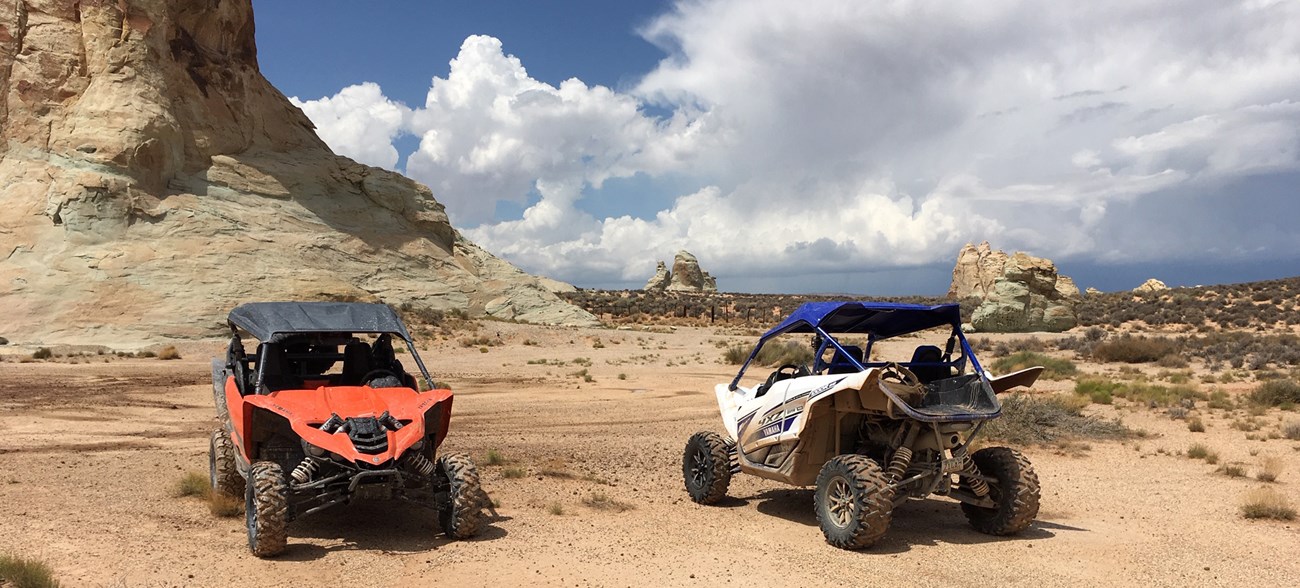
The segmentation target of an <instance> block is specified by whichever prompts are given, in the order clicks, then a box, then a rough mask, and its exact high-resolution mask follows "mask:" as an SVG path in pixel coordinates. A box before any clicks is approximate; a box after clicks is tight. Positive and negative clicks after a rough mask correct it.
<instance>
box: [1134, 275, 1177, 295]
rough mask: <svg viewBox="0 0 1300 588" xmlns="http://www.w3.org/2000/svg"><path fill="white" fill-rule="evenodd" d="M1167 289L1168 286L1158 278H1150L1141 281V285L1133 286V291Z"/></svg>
mask: <svg viewBox="0 0 1300 588" xmlns="http://www.w3.org/2000/svg"><path fill="white" fill-rule="evenodd" d="M1168 289H1169V286H1166V285H1165V283H1164V282H1161V281H1160V280H1157V279H1155V278H1151V279H1149V280H1147V281H1145V282H1142V285H1141V286H1138V287H1136V288H1134V289H1133V291H1134V292H1160V291H1161V290H1168Z"/></svg>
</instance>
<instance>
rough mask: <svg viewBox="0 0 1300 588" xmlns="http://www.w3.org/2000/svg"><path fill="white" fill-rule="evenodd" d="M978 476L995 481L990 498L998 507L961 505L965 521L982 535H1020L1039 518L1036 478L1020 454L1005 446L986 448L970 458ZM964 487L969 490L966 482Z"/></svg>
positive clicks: (991, 486)
mask: <svg viewBox="0 0 1300 588" xmlns="http://www.w3.org/2000/svg"><path fill="white" fill-rule="evenodd" d="M971 459H972V460H974V461H975V467H977V468H979V471H980V474H982V475H984V476H987V477H990V478H993V479H995V480H997V481H996V482H990V483H989V498H990V499H991V500H993V503H994V504H996V505H997V506H996V507H994V508H985V507H982V506H976V505H973V504H967V503H964V502H963V503H962V505H961V510H962V512H964V513H966V520H968V521H970V524H971V526H972V527H975V530H976V531H979V532H981V533H987V534H989V535H1012V534H1015V533H1019V532H1021V531H1023V530H1025V529H1026V528H1028V527H1029V525H1030V524H1031V523H1033V522H1034V517H1036V516H1038V497H1039V487H1038V475H1037V474H1035V473H1034V466H1033V465H1031V464H1030V463H1029V460H1028V459H1025V456H1023V455H1021V454H1020V452H1019V451H1016V450H1014V449H1008V448H1006V447H988V448H985V449H981V450H979V451H976V452H975V453H974V454H972V455H971ZM962 485H963V487H968V485H967V483H966V482H965V480H963V481H962Z"/></svg>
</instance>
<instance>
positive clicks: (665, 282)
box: [645, 249, 718, 292]
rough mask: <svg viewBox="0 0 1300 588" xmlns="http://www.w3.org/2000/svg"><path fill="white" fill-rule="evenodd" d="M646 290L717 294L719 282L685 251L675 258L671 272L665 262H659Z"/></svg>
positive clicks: (647, 283)
mask: <svg viewBox="0 0 1300 588" xmlns="http://www.w3.org/2000/svg"><path fill="white" fill-rule="evenodd" d="M645 289H646V291H647V292H717V291H718V280H717V279H716V278H714V277H713V276H711V275H709V272H706V271H704V270H702V269H700V260H699V259H696V257H695V256H694V255H692V254H691V252H689V251H686V250H685V249H683V250H681V251H678V252H677V255H676V256H674V257H673V269H672V271H671V272H670V271H668V268H667V266H665V265H664V262H662V261H661V262H659V265H658V266H657V267H656V268H655V275H654V276H652V277H651V278H650V280H649V281H647V282H646V284H645Z"/></svg>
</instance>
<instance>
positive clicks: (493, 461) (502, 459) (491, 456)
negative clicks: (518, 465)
mask: <svg viewBox="0 0 1300 588" xmlns="http://www.w3.org/2000/svg"><path fill="white" fill-rule="evenodd" d="M508 463H510V460H509V459H506V456H504V455H502V454H501V452H500V451H497V450H495V449H489V450H487V456H486V457H484V458H483V465H489V466H499V465H506V464H508Z"/></svg>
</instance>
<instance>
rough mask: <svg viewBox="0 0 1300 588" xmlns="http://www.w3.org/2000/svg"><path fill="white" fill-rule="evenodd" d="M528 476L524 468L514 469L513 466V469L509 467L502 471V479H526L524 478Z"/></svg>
mask: <svg viewBox="0 0 1300 588" xmlns="http://www.w3.org/2000/svg"><path fill="white" fill-rule="evenodd" d="M526 475H528V472H527V471H525V470H524V468H521V467H513V466H512V467H508V468H505V469H502V470H501V477H502V478H510V479H515V478H522V477H524V476H526Z"/></svg>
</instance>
